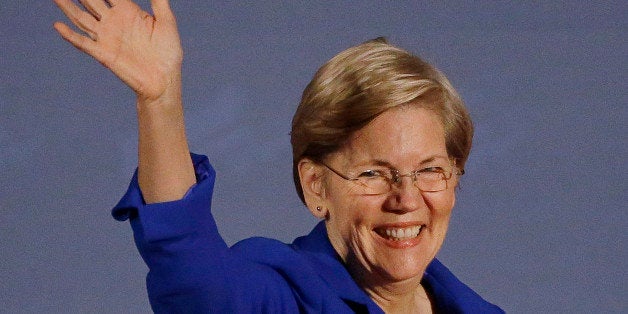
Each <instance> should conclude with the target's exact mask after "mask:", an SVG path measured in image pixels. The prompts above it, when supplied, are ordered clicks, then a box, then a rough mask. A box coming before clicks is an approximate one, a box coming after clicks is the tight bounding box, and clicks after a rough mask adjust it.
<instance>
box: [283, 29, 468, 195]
mask: <svg viewBox="0 0 628 314" xmlns="http://www.w3.org/2000/svg"><path fill="white" fill-rule="evenodd" d="M408 104H413V105H414V104H416V105H418V106H421V107H423V108H426V109H430V110H434V112H436V113H437V114H438V116H439V117H440V119H441V121H442V123H443V126H444V128H445V141H446V146H447V153H448V154H449V157H450V158H452V159H454V160H455V162H456V165H457V166H458V167H459V168H460V169H463V168H464V165H465V162H466V161H467V158H468V156H469V152H470V151H471V143H472V138H473V124H472V122H471V118H470V116H469V113H468V112H467V109H466V108H465V106H464V104H463V102H462V99H461V98H460V96H459V95H458V93H457V92H456V91H455V90H454V88H453V86H451V83H450V82H449V80H447V78H446V77H445V76H444V75H443V74H442V73H440V72H439V71H438V70H437V69H435V68H434V67H433V66H432V65H430V64H429V63H427V62H425V61H423V60H421V59H420V58H419V57H417V56H414V55H412V54H410V53H409V52H407V51H405V50H403V49H400V48H398V47H395V46H392V45H390V44H388V43H387V42H386V40H385V39H384V38H377V39H374V40H371V41H368V42H365V43H363V44H360V45H357V46H355V47H351V48H349V49H347V50H345V51H342V52H340V53H339V54H337V55H336V56H335V57H333V58H332V59H331V60H329V61H328V62H327V63H326V64H324V65H323V66H322V67H321V68H320V69H319V70H318V71H317V72H316V74H315V75H314V78H313V79H312V81H311V82H310V83H309V84H308V85H307V87H306V88H305V90H304V91H303V96H302V98H301V103H300V104H299V107H298V108H297V111H296V112H295V114H294V117H293V119H292V132H291V143H292V157H293V177H294V183H295V186H296V189H297V193H298V194H299V197H300V198H301V201H304V198H303V189H302V187H301V183H300V180H299V173H298V168H297V165H298V163H299V161H300V160H301V159H303V158H310V159H312V160H313V161H316V162H320V161H322V160H323V159H324V158H325V157H326V156H327V155H328V154H330V153H333V152H335V151H337V150H338V149H340V148H341V147H342V145H343V144H344V143H345V141H347V139H349V138H350V136H351V135H352V134H353V132H355V131H356V130H359V129H361V128H362V127H364V126H365V125H367V124H368V123H369V122H371V121H372V120H373V119H375V118H376V117H377V116H378V115H380V114H381V113H383V112H384V111H386V110H388V109H391V108H394V107H397V106H403V105H408Z"/></svg>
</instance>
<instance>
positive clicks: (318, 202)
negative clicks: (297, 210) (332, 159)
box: [297, 158, 327, 219]
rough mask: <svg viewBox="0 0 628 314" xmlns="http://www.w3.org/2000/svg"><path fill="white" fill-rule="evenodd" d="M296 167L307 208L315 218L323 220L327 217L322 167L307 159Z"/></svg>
mask: <svg viewBox="0 0 628 314" xmlns="http://www.w3.org/2000/svg"><path fill="white" fill-rule="evenodd" d="M297 167H298V170H299V180H300V182H301V188H302V189H303V197H304V198H305V204H306V206H307V208H308V209H309V210H310V212H311V213H312V215H314V216H315V217H316V218H319V219H323V218H325V217H326V216H327V206H326V205H325V204H326V199H325V184H324V182H323V174H324V169H323V167H322V166H321V165H320V164H318V163H316V162H314V161H312V160H311V159H308V158H303V159H301V160H300V161H299V163H298V166H297Z"/></svg>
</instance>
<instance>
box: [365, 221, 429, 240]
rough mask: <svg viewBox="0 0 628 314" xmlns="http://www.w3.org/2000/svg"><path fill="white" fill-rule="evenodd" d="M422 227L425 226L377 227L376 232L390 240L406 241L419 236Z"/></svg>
mask: <svg viewBox="0 0 628 314" xmlns="http://www.w3.org/2000/svg"><path fill="white" fill-rule="evenodd" d="M422 227H423V226H422V225H421V226H412V227H406V228H377V229H375V232H377V234H379V235H380V236H382V237H383V238H386V239H388V240H393V241H404V240H410V239H414V238H416V237H417V236H419V234H420V233H421V229H422Z"/></svg>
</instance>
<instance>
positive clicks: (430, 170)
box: [418, 166, 445, 173]
mask: <svg viewBox="0 0 628 314" xmlns="http://www.w3.org/2000/svg"><path fill="white" fill-rule="evenodd" d="M443 172H445V169H444V168H443V167H439V166H434V167H426V168H423V169H421V170H419V171H418V173H443Z"/></svg>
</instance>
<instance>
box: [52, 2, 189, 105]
mask: <svg viewBox="0 0 628 314" xmlns="http://www.w3.org/2000/svg"><path fill="white" fill-rule="evenodd" d="M54 1H55V3H56V4H57V6H59V8H60V9H61V10H62V11H63V12H64V13H65V15H66V16H67V17H68V18H69V19H70V21H71V22H72V23H73V24H74V25H75V26H76V27H77V28H79V29H80V30H81V31H82V32H83V34H81V33H78V32H75V31H74V30H72V29H71V28H70V27H68V26H67V25H65V24H64V23H61V22H56V23H55V24H54V27H55V29H56V30H57V31H58V32H59V34H60V35H61V36H62V37H63V38H64V39H65V40H67V41H68V42H70V43H71V44H72V45H74V46H75V47H76V48H78V49H79V50H81V51H83V52H85V53H87V54H88V55H90V56H92V57H93V58H94V59H96V60H98V61H99V62H100V63H102V64H103V65H104V66H105V67H107V68H109V69H110V70H111V71H112V72H113V73H115V74H116V75H117V76H118V77H119V78H120V79H121V80H122V81H124V82H125V83H126V84H127V85H128V86H129V87H131V88H132V89H133V90H134V91H135V92H136V94H137V95H138V99H139V100H144V101H147V102H151V101H153V100H157V99H159V98H160V97H163V96H166V97H173V96H174V95H166V94H168V93H169V92H170V90H171V89H173V93H178V92H179V89H180V86H179V85H180V76H181V74H180V71H181V61H182V58H183V53H182V50H181V44H180V40H179V34H178V31H177V25H176V21H175V17H174V15H173V13H172V11H171V10H170V6H169V4H168V1H167V0H151V5H152V8H153V12H154V16H153V15H150V14H149V13H147V12H145V11H143V10H142V9H141V8H140V7H139V6H137V5H136V4H135V3H133V2H132V1H130V0H106V1H105V0H80V3H81V4H82V5H83V7H84V8H85V10H83V9H82V8H81V7H79V6H77V5H76V4H75V3H74V2H72V0H54ZM174 97H176V96H174Z"/></svg>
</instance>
